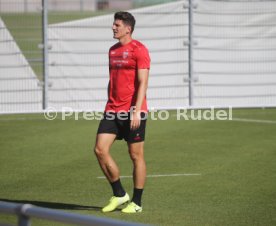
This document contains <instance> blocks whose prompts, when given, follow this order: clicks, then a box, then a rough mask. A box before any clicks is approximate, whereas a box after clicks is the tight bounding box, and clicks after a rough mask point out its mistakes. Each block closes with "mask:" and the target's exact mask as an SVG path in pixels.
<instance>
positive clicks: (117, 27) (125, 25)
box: [112, 12, 135, 39]
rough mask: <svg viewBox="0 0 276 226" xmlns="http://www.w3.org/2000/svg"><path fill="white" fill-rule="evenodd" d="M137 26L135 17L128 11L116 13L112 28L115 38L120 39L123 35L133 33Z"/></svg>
mask: <svg viewBox="0 0 276 226" xmlns="http://www.w3.org/2000/svg"><path fill="white" fill-rule="evenodd" d="M134 27H135V18H134V17H133V16H132V15H131V14H130V13H128V12H117V13H115V14H114V22H113V26H112V30H113V33H114V38H117V39H120V37H121V36H122V35H131V34H132V32H133V31H134Z"/></svg>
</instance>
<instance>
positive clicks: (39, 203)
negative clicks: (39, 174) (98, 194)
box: [0, 198, 102, 211]
mask: <svg viewBox="0 0 276 226" xmlns="http://www.w3.org/2000/svg"><path fill="white" fill-rule="evenodd" d="M0 201H3V202H13V203H20V204H32V205H35V206H39V207H45V208H50V209H63V210H94V211H101V209H102V207H99V206H84V205H77V204H69V203H58V202H44V201H34V200H11V199H1V198H0Z"/></svg>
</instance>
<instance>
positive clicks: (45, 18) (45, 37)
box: [42, 0, 49, 110]
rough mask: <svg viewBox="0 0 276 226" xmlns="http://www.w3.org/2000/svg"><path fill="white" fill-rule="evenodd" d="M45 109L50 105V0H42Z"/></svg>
mask: <svg viewBox="0 0 276 226" xmlns="http://www.w3.org/2000/svg"><path fill="white" fill-rule="evenodd" d="M42 4H43V5H42V8H43V10H42V39H43V106H42V107H43V110H45V109H47V107H48V75H49V71H48V69H49V67H48V65H49V64H48V0H42Z"/></svg>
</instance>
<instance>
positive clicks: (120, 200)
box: [102, 193, 129, 213]
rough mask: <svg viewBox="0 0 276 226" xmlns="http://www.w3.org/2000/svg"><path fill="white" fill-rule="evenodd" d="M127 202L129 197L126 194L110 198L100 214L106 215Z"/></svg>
mask: <svg viewBox="0 0 276 226" xmlns="http://www.w3.org/2000/svg"><path fill="white" fill-rule="evenodd" d="M128 201H129V195H128V194H127V193H126V194H125V196H123V197H116V196H112V198H111V199H110V200H109V203H108V205H107V206H105V207H104V208H103V209H102V212H104V213H107V212H111V211H113V210H115V209H116V208H117V207H118V206H120V205H122V204H125V203H126V202H128Z"/></svg>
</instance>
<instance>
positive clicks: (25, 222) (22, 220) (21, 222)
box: [18, 214, 31, 226]
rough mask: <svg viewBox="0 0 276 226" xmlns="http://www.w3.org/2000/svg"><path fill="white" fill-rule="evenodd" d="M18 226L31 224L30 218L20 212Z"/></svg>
mask: <svg viewBox="0 0 276 226" xmlns="http://www.w3.org/2000/svg"><path fill="white" fill-rule="evenodd" d="M18 226H31V221H30V218H29V217H27V216H24V215H22V214H20V215H19V216H18Z"/></svg>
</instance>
